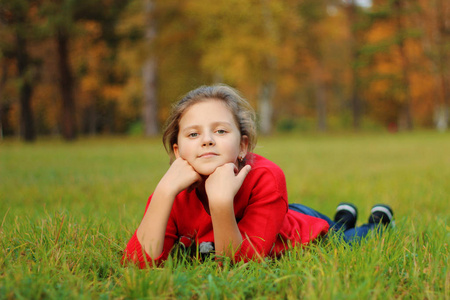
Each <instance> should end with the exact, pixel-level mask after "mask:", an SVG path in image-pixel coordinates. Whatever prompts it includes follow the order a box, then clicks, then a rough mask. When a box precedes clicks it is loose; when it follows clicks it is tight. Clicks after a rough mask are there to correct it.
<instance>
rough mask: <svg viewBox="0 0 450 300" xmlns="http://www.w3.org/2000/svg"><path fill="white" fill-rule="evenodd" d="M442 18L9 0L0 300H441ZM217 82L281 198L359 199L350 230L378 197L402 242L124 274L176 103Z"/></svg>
mask: <svg viewBox="0 0 450 300" xmlns="http://www.w3.org/2000/svg"><path fill="white" fill-rule="evenodd" d="M449 9H450V3H449V2H448V1H444V0H433V1H424V0H409V1H406V0H383V1H372V2H370V1H351V0H347V1H344V0H342V1H338V0H329V1H324V0H317V1H312V0H298V1H293V0H284V1H275V0H272V1H270V0H259V1H248V0H240V1H238V0H228V1H225V0H217V1H214V2H211V3H209V2H206V1H194V0H186V1H173V0H166V1H162V0H161V1H159V0H158V1H143V0H142V1H137V0H133V1H126V0H124V1H118V0H91V1H87V0H78V1H74V0H58V1H46V0H40V1H38V0H30V1H22V0H0V125H1V127H0V133H1V141H0V299H135V298H138V299H174V298H189V299H223V298H233V299H249V298H257V299H279V298H281V299H298V298H305V299H344V298H345V299H392V298H398V299H403V298H406V299H448V298H449V295H450V268H449V265H450V264H449V256H450V255H449V246H448V245H449V243H450V212H449V208H448V203H449V195H450V185H449V184H448V182H449V180H448V179H449V178H450V155H449V153H450V137H449V132H448V130H447V128H448V109H449V63H450V61H449V52H450V51H449V47H450V45H449V36H450V29H449V28H450V23H449V22H450V17H449V15H450V12H449ZM216 82H223V83H227V84H229V85H231V86H233V87H236V88H238V89H239V90H240V91H241V92H242V94H243V95H244V96H245V97H246V98H248V100H249V101H250V102H251V104H252V105H253V106H254V107H255V109H256V110H257V112H258V117H259V133H260V137H259V140H258V145H257V147H256V149H255V152H256V153H258V154H261V155H263V156H265V157H267V158H268V159H270V160H272V161H274V162H275V163H277V164H278V165H279V166H280V167H281V168H282V169H283V171H284V173H285V175H286V181H287V189H288V195H289V201H290V202H291V203H296V202H298V203H303V204H306V205H308V206H311V207H313V208H316V209H318V210H320V211H321V212H323V213H325V214H326V215H329V216H332V215H333V214H334V210H335V208H336V206H337V204H338V203H339V202H342V201H348V202H353V203H355V204H356V205H357V207H358V209H359V219H358V225H360V224H362V223H364V222H366V221H367V217H368V215H369V213H370V208H371V207H372V205H373V204H375V203H380V202H383V203H388V204H389V205H391V206H392V208H393V209H394V214H395V219H396V220H395V221H396V227H395V229H393V230H390V231H388V232H385V234H384V235H382V236H381V237H380V236H378V235H377V234H375V235H373V236H369V237H368V238H367V239H365V240H364V241H362V243H360V244H358V245H353V246H352V247H348V245H345V244H342V243H341V242H340V241H338V240H333V239H330V240H326V241H321V242H319V243H317V244H311V245H308V246H305V247H298V248H295V249H291V250H290V251H288V252H287V253H286V254H285V255H284V256H283V257H282V258H280V259H273V260H270V259H267V260H265V261H264V262H262V263H249V264H242V263H237V264H235V265H227V264H225V266H224V267H219V266H218V265H217V264H216V263H215V261H213V260H207V261H203V262H201V261H199V260H197V259H196V258H195V256H194V257H189V256H185V254H184V252H183V251H180V252H177V251H175V252H174V255H173V258H171V259H170V260H169V261H168V262H167V263H166V265H165V266H164V268H152V269H149V270H138V269H137V268H135V267H133V266H128V267H124V266H122V265H121V263H120V258H121V257H122V253H123V250H124V248H125V245H126V244H127V242H128V240H129V239H130V237H131V236H132V234H133V232H134V230H135V229H136V228H137V226H138V224H139V222H140V219H141V217H142V214H143V209H144V207H145V203H146V200H147V198H148V196H149V195H150V193H151V192H152V191H153V189H154V187H155V186H156V184H157V183H158V181H159V179H160V178H161V177H162V176H163V174H164V173H165V171H166V170H167V168H168V166H169V159H168V157H167V155H166V153H165V150H164V147H163V145H162V143H161V139H160V133H161V128H162V125H163V123H164V120H165V118H166V116H167V115H168V113H169V110H170V107H171V104H172V103H173V102H174V101H176V100H178V99H179V98H180V97H181V96H182V95H183V94H185V93H186V92H187V91H189V90H191V89H192V88H195V87H197V86H198V85H202V84H211V83H216ZM24 141H26V142H24ZM32 141H34V142H33V143H28V142H32ZM68 141H70V142H68Z"/></svg>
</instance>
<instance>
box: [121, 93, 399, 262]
mask: <svg viewBox="0 0 450 300" xmlns="http://www.w3.org/2000/svg"><path fill="white" fill-rule="evenodd" d="M163 141H164V146H165V147H166V150H167V151H168V153H169V155H170V158H171V165H170V167H169V169H168V170H167V172H166V173H165V175H164V176H163V177H162V179H161V180H160V182H159V183H158V185H157V186H156V188H155V190H154V192H153V194H152V195H151V196H150V198H149V200H148V202H147V206H146V209H145V213H144V217H143V219H142V221H141V223H140V225H139V227H138V229H137V230H136V232H135V233H134V235H133V237H132V238H131V240H130V241H129V243H128V245H127V248H126V249H125V253H124V257H123V260H125V261H127V260H131V261H134V262H136V263H138V264H139V266H140V267H142V268H143V267H145V266H147V265H152V264H156V265H159V264H160V263H162V262H163V261H164V260H165V259H166V258H167V257H168V255H169V253H170V251H171V249H172V247H173V246H174V245H175V244H176V243H182V244H184V245H185V246H186V247H189V246H191V245H195V246H197V247H198V249H199V252H200V253H202V254H206V253H212V252H215V254H216V255H218V256H226V257H230V258H231V259H232V260H233V261H239V260H244V261H247V260H251V259H255V258H263V257H265V256H279V255H280V254H282V253H283V251H285V250H286V249H287V248H288V245H291V246H296V245H298V244H306V243H308V242H310V241H312V240H314V239H316V238H318V237H320V236H323V235H324V234H326V233H327V232H328V230H329V228H330V227H332V228H333V230H340V232H344V238H345V239H346V240H351V239H352V238H353V237H361V236H364V235H366V234H367V232H368V231H369V230H370V229H372V228H374V227H375V226H376V224H378V223H383V224H386V225H387V224H389V222H390V221H391V220H392V210H390V208H389V207H387V206H383V205H377V206H375V207H374V209H373V211H372V215H371V218H370V220H369V221H370V222H369V224H366V225H363V227H360V228H357V229H355V228H354V227H355V223H356V217H357V211H356V208H355V207H354V206H353V205H351V204H348V203H345V204H341V205H340V206H338V209H337V213H336V216H335V221H331V220H330V219H329V218H327V217H326V216H324V215H322V214H320V213H318V212H316V211H314V210H312V209H310V208H307V207H305V206H302V205H299V204H292V205H289V204H288V198H287V190H286V182H285V177H284V174H283V171H282V170H281V169H280V168H279V167H278V166H277V165H275V164H274V163H273V162H271V161H269V160H267V159H265V158H264V157H262V156H259V155H257V154H254V153H252V151H253V149H254V147H255V144H256V128H255V113H254V111H253V109H252V108H251V106H250V105H249V104H248V102H247V101H246V100H244V99H243V98H242V97H241V96H240V95H239V94H238V92H237V91H235V90H234V89H232V88H230V87H228V86H225V85H214V86H202V87H199V88H197V89H195V90H193V91H191V92H189V93H188V94H187V95H186V96H185V97H184V98H183V99H182V100H181V101H180V102H178V103H177V104H176V105H175V106H174V109H173V111H172V114H171V115H170V117H169V119H168V122H167V126H166V129H165V131H164V135H163Z"/></svg>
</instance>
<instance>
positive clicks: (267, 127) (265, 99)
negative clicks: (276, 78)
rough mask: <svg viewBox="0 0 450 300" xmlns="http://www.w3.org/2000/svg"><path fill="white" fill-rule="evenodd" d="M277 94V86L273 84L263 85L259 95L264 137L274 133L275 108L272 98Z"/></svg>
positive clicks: (261, 125)
mask: <svg viewBox="0 0 450 300" xmlns="http://www.w3.org/2000/svg"><path fill="white" fill-rule="evenodd" d="M274 94H275V84H274V83H273V82H267V83H263V84H262V86H261V90H260V93H259V103H258V108H259V117H260V123H259V125H260V130H261V133H262V134H263V135H267V134H270V133H271V132H272V117H273V107H272V98H273V95H274Z"/></svg>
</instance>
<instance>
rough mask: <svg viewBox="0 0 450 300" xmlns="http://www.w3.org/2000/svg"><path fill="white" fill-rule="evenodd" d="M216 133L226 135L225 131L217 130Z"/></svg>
mask: <svg viewBox="0 0 450 300" xmlns="http://www.w3.org/2000/svg"><path fill="white" fill-rule="evenodd" d="M217 133H218V134H225V133H227V132H226V131H225V130H223V129H219V130H217Z"/></svg>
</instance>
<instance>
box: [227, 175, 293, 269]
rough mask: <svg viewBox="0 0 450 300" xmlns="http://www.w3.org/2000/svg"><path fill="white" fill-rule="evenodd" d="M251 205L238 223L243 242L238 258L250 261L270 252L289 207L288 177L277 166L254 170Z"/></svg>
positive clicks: (249, 202) (249, 201)
mask: <svg viewBox="0 0 450 300" xmlns="http://www.w3.org/2000/svg"><path fill="white" fill-rule="evenodd" d="M251 172H254V174H252V178H251V180H250V182H248V183H247V184H250V185H253V188H252V189H251V192H250V195H249V200H248V206H247V207H246V209H245V212H244V215H243V217H242V219H241V220H240V221H239V222H238V227H239V230H240V232H241V234H242V239H243V242H242V244H241V247H240V249H239V251H238V252H237V253H236V255H235V260H236V261H239V260H244V261H248V260H251V259H258V258H260V259H261V258H263V257H265V256H267V255H269V254H270V252H271V250H272V247H273V246H274V243H275V241H276V239H277V237H278V234H279V233H280V230H281V227H282V225H283V221H284V218H285V216H286V213H287V210H288V200H287V190H286V179H285V177H284V174H283V172H282V171H281V169H279V168H278V167H277V168H275V169H271V168H259V169H257V170H252V171H251Z"/></svg>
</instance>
